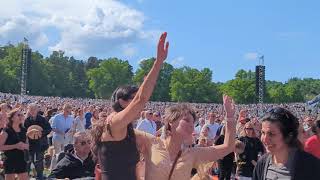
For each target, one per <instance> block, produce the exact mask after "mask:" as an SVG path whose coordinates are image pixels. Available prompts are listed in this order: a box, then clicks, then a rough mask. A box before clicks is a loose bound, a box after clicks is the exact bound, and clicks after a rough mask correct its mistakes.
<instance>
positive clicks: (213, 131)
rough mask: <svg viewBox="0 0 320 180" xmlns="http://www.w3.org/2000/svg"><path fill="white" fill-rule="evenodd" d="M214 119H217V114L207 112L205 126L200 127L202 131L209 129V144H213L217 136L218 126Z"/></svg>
mask: <svg viewBox="0 0 320 180" xmlns="http://www.w3.org/2000/svg"><path fill="white" fill-rule="evenodd" d="M216 119H217V114H216V113H215V112H209V114H208V122H207V124H205V125H204V126H203V127H202V130H203V129H204V128H207V127H208V128H209V129H210V131H209V133H208V138H209V140H210V141H211V142H214V141H215V137H216V135H217V131H218V129H219V127H220V124H218V123H217V122H216Z"/></svg>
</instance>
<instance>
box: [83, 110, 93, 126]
mask: <svg viewBox="0 0 320 180" xmlns="http://www.w3.org/2000/svg"><path fill="white" fill-rule="evenodd" d="M84 118H86V124H85V125H84V127H85V128H86V129H89V128H90V127H91V118H92V113H91V112H87V113H86V114H85V115H84Z"/></svg>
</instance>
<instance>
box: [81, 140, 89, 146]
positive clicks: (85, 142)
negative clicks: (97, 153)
mask: <svg viewBox="0 0 320 180" xmlns="http://www.w3.org/2000/svg"><path fill="white" fill-rule="evenodd" d="M79 144H81V146H85V145H87V144H88V145H90V144H91V141H90V140H87V141H80V142H79Z"/></svg>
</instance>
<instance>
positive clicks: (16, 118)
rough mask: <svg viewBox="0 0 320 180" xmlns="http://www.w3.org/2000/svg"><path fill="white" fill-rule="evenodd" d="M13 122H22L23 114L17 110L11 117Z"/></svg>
mask: <svg viewBox="0 0 320 180" xmlns="http://www.w3.org/2000/svg"><path fill="white" fill-rule="evenodd" d="M12 120H13V122H14V123H23V121H24V115H23V113H22V112H21V111H17V112H16V113H15V114H14V115H13V118H12Z"/></svg>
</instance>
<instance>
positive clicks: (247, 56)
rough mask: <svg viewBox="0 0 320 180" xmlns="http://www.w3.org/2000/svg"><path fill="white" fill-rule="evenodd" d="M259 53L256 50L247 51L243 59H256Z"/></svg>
mask: <svg viewBox="0 0 320 180" xmlns="http://www.w3.org/2000/svg"><path fill="white" fill-rule="evenodd" d="M258 56H259V54H258V53H256V52H248V53H246V54H244V56H243V57H244V59H246V60H257V59H258Z"/></svg>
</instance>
